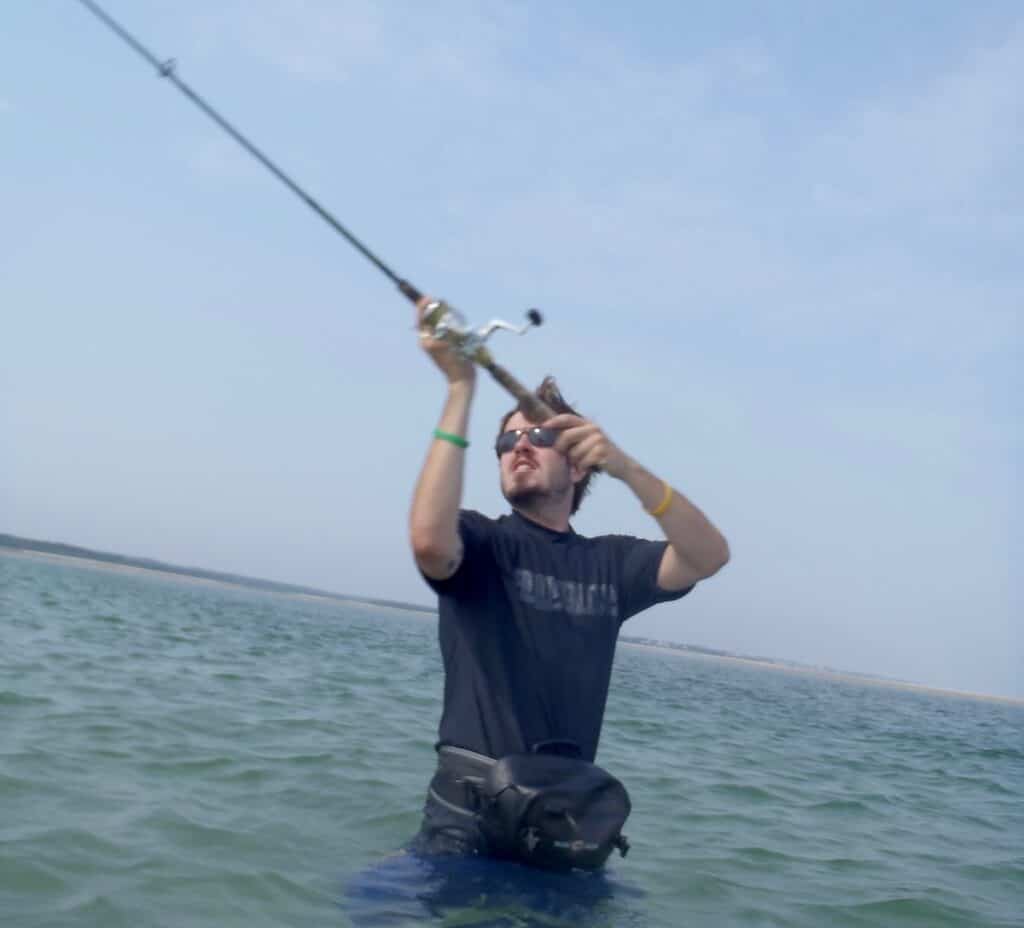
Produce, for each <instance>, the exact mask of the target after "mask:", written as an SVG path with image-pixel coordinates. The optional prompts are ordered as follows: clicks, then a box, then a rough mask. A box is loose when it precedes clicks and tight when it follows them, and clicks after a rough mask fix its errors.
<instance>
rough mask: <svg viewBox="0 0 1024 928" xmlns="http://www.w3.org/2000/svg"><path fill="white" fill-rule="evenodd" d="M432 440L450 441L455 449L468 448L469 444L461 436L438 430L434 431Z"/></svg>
mask: <svg viewBox="0 0 1024 928" xmlns="http://www.w3.org/2000/svg"><path fill="white" fill-rule="evenodd" d="M434 438H440V439H441V441H450V442H451V443H452V444H453V445H455V447H456V448H468V447H469V442H468V441H466V439H465V438H463V437H462V436H461V435H453V434H452V433H451V432H442V431H441V430H440V429H434Z"/></svg>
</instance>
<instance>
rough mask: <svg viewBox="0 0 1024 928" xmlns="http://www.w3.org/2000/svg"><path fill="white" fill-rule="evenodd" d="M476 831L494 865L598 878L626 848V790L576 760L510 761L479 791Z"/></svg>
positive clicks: (523, 757)
mask: <svg viewBox="0 0 1024 928" xmlns="http://www.w3.org/2000/svg"><path fill="white" fill-rule="evenodd" d="M477 788H478V790H479V796H480V806H479V810H478V813H477V816H478V820H479V822H480V828H481V831H483V833H484V835H485V836H486V838H487V841H488V844H489V846H490V849H491V852H492V853H493V854H494V855H495V856H497V857H506V858H514V859H516V860H519V861H522V862H523V863H526V864H529V865H531V866H534V867H541V868H543V869H545V870H571V869H573V868H580V869H583V870H596V869H598V868H599V867H601V866H603V865H604V862H605V861H606V860H607V859H608V856H609V855H610V854H611V852H612V851H613V850H614V849H615V848H618V849H619V853H620V854H622V856H623V857H625V856H626V852H627V851H628V850H629V841H628V840H627V839H626V837H625V836H624V835H623V834H622V826H623V825H624V824H625V822H626V819H627V818H628V817H629V813H630V810H631V809H632V805H631V803H630V801H629V793H627V792H626V787H625V786H623V785H622V783H621V782H620V781H619V780H617V779H615V777H613V776H612V775H611V774H610V773H608V772H607V771H606V770H602V769H601V768H600V767H598V766H597V765H596V764H591V763H589V762H588V761H585V760H581V759H579V758H577V757H563V756H558V755H554V754H510V755H508V756H507V757H503V758H501V759H500V760H498V761H497V762H495V764H494V766H493V767H491V768H490V769H489V770H488V771H487V774H486V776H485V777H484V778H483V781H482V782H481V783H480V784H479V786H478V787H477Z"/></svg>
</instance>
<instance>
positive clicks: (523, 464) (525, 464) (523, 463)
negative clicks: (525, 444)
mask: <svg viewBox="0 0 1024 928" xmlns="http://www.w3.org/2000/svg"><path fill="white" fill-rule="evenodd" d="M524 469H525V470H536V465H535V464H533V463H532V462H531V461H529V460H528V459H527V458H520V459H519V460H518V461H516V462H515V464H513V465H512V472H513V473H515V472H516V471H520V470H524Z"/></svg>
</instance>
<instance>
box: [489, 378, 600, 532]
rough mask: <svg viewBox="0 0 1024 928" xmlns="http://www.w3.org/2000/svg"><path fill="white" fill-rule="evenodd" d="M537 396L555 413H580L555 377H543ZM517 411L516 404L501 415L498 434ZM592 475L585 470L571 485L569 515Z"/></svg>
mask: <svg viewBox="0 0 1024 928" xmlns="http://www.w3.org/2000/svg"><path fill="white" fill-rule="evenodd" d="M537 396H538V397H539V398H540V399H542V400H543V401H544V403H545V404H546V405H547V406H548V407H550V408H551V409H552V410H553V411H554V412H555V413H563V412H567V413H571V414H572V415H574V416H578V415H580V413H578V412H577V411H576V410H575V409H573V408H572V406H570V405H569V404H568V403H567V402H566V401H565V397H564V396H562V391H561V390H559V389H558V384H557V383H555V378H554V377H552V376H550V375H549V376H547V377H545V378H544V380H543V381H541V385H540V386H539V387H537ZM519 411H520V409H519V407H518V406H516V407H514V408H513V409H510V410H509V411H508V412H507V413H505V415H504V416H502V417H501V424H500V425H499V426H498V434H499V435H500V434H501V433H502V432H504V431H505V426H506V425H508V420H509V419H511V418H512V417H513V416H514V415H515V414H516V413H517V412H519ZM593 477H594V471H592V470H591V471H587V473H586V475H585V476H584V477H583V479H582V480H580V481H579V483H576V484H574V485H573V488H572V508H571V509H570V510H569V515H575V514H576V510H577V509H579V508H580V503H582V502H583V497H584V496H586V495H587V494H588V493H589V492H590V481H591V480H592V479H593Z"/></svg>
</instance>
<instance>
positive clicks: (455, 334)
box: [78, 0, 554, 422]
mask: <svg viewBox="0 0 1024 928" xmlns="http://www.w3.org/2000/svg"><path fill="white" fill-rule="evenodd" d="M78 2H79V3H80V4H81V5H82V6H84V7H85V8H86V9H87V10H88V11H89V12H90V13H92V14H93V15H94V16H95V17H96V18H97V19H99V20H100V21H101V22H102V23H103V24H104V25H105V26H107V27H108V28H109V29H110V30H111V31H112V32H113V33H114V34H115V35H117V36H118V38H120V39H121V40H122V41H123V42H125V43H126V44H127V45H129V46H130V47H131V48H132V49H133V50H134V51H135V52H136V53H137V54H138V55H140V56H141V57H142V58H144V59H145V60H146V61H147V62H148V63H149V64H150V65H152V66H153V68H155V69H156V72H157V74H159V75H160V77H162V78H166V79H167V80H169V81H170V82H171V83H172V84H173V85H174V86H175V87H176V88H177V89H178V90H180V91H181V92H182V93H183V94H184V95H185V96H186V97H188V99H189V100H191V101H192V103H194V104H195V105H196V106H197V107H199V109H201V110H202V111H203V112H204V113H205V114H206V115H207V116H209V117H210V119H212V120H213V121H214V122H215V123H217V125H218V126H220V127H221V129H223V130H224V131H225V132H227V134H228V135H230V136H231V137H232V138H233V139H234V140H235V141H236V142H238V144H239V145H241V146H242V147H243V148H244V149H245V150H246V151H247V152H249V154H250V155H252V156H253V157H254V158H255V159H256V160H257V161H259V162H260V164H262V165H263V166H264V167H265V168H266V169H267V170H268V171H270V173H271V174H273V175H274V177H276V178H277V179H278V180H279V181H281V183H282V184H284V185H285V186H286V187H287V188H288V189H289V190H291V192H292V193H294V194H295V195H296V196H297V197H298V198H299V199H300V200H302V201H303V202H304V203H305V204H306V205H307V206H308V207H309V208H310V209H311V210H313V212H314V213H316V214H317V215H318V216H319V217H320V218H321V219H323V220H324V222H326V223H327V224H328V225H329V226H330V227H331V228H332V229H334V231H335V232H337V233H338V234H339V235H340V236H341V237H342V238H344V239H345V241H347V242H348V243H349V244H350V245H351V246H352V247H353V248H355V249H356V250H357V251H358V252H359V253H360V254H362V255H363V257H365V258H366V259H367V260H368V261H370V262H371V263H372V264H373V265H374V266H375V267H376V268H377V269H378V270H379V271H380V272H381V273H382V274H384V276H385V277H387V278H388V279H389V280H390V281H391V282H392V283H393V284H395V286H396V287H398V289H399V290H400V291H401V292H402V293H403V294H404V295H405V296H406V297H408V298H409V299H410V300H411V301H412V302H413V303H417V302H419V300H421V299H422V297H423V294H422V293H420V291H419V290H418V289H417V288H416V287H414V286H413V285H412V284H411V283H409V281H407V280H405V279H404V278H402V277H400V276H399V275H398V274H396V273H395V272H394V271H393V270H392V269H391V268H390V267H388V266H387V265H386V264H385V263H384V262H383V261H382V260H381V259H380V258H379V257H377V255H375V254H374V253H373V252H372V251H370V249H369V248H367V247H366V245H364V244H363V243H362V242H361V241H360V240H359V239H358V238H356V237H355V235H353V234H352V232H350V231H349V230H348V229H347V228H346V227H345V226H344V225H343V224H342V223H341V222H340V221H339V220H338V219H337V218H336V217H335V216H334V215H333V214H332V213H331V212H330V211H329V210H327V209H325V208H324V207H323V206H321V205H320V204H319V203H318V202H317V201H316V200H315V199H313V197H312V196H311V195H310V194H309V193H307V192H306V190H304V189H303V188H302V187H301V186H299V184H298V183H296V181H294V180H292V178H291V177H289V176H288V175H287V174H286V173H285V172H284V171H283V170H281V168H279V167H278V166H277V165H276V164H275V163H274V162H273V161H271V160H270V158H268V157H267V156H266V155H265V154H264V153H263V152H262V151H260V149H259V148H257V147H256V146H255V145H254V144H253V143H252V142H250V141H249V139H247V138H246V137H245V136H244V135H243V134H242V133H241V132H239V131H238V130H237V129H236V128H235V127H234V126H233V125H231V123H229V122H228V121H227V120H226V119H225V118H224V117H223V116H221V114H220V113H218V112H217V110H215V109H214V108H213V107H212V106H210V104H209V103H207V102H206V101H205V100H204V99H203V98H202V97H201V96H199V94H197V93H196V92H195V91H194V90H193V89H192V88H191V87H189V86H188V84H186V83H185V82H184V81H183V80H181V78H179V77H178V74H177V63H176V62H175V60H174V59H173V58H168V59H166V60H163V61H161V60H160V59H159V58H157V56H156V55H154V54H153V53H152V52H151V51H150V50H149V49H148V48H147V47H146V46H145V45H143V44H142V43H141V42H140V41H139V40H138V39H136V38H135V36H133V35H132V34H131V33H130V32H128V30H127V29H125V28H124V26H122V25H121V24H120V23H119V22H117V21H116V20H115V19H114V18H113V17H112V16H111V15H110V14H109V13H107V12H106V11H105V10H104V9H103V8H102V7H100V6H99V4H97V3H95V2H94V0H78ZM526 318H527V322H526V325H524V326H520V327H518V328H517V327H516V326H513V325H510V324H509V323H507V322H503V321H502V320H500V319H492V320H491V321H490V322H488V323H487V324H486V325H484V326H481V327H480V328H478V329H472V328H470V327H469V325H468V324H467V322H466V319H465V317H464V316H463V315H462V314H461V313H460V312H458V310H456V309H454V308H453V307H452V306H450V305H448V304H447V303H445V302H444V301H440V300H435V301H432V302H431V303H428V304H427V305H426V307H425V308H424V311H423V316H422V320H421V324H422V325H423V326H424V328H425V329H427V330H428V331H430V332H431V334H433V336H434V337H435V338H440V339H444V340H446V341H447V342H449V344H451V345H452V346H453V347H454V348H455V349H456V350H457V351H458V352H459V353H460V354H462V355H463V357H465V358H467V359H468V360H471V361H473V362H474V363H476V364H478V365H480V366H481V367H483V368H484V369H485V370H486V371H487V372H488V373H489V374H490V375H491V376H492V377H493V378H494V379H495V380H496V381H497V382H498V383H499V384H500V385H501V386H502V387H503V388H504V389H505V390H507V391H508V392H509V393H511V394H512V395H513V396H514V397H515V398H516V399H517V400H518V401H519V407H520V409H522V411H523V413H524V414H525V415H526V416H527V417H528V418H529V419H531V420H532V421H534V422H542V421H544V420H545V419H549V418H551V417H552V416H553V415H554V413H553V411H552V410H551V409H550V407H548V406H547V405H546V404H545V403H544V402H542V401H541V400H540V399H539V398H538V397H537V396H536V394H534V393H532V392H531V391H530V390H527V389H526V388H525V387H524V386H523V385H522V384H521V383H519V381H518V380H516V379H515V377H513V376H512V375H511V374H510V373H509V372H508V371H507V370H506V369H505V368H503V367H501V366H500V365H499V364H498V363H497V362H496V361H495V360H494V358H493V357H492V356H491V353H490V352H489V351H488V350H487V348H486V346H485V344H484V343H485V342H486V340H487V338H488V337H489V336H490V335H491V334H493V333H494V332H495V331H498V330H502V329H503V330H506V331H510V332H514V333H516V334H517V335H522V334H524V333H525V332H526V331H527V330H528V329H529V328H530V327H531V326H538V325H540V324H541V321H542V319H541V314H540V312H539V311H538V310H536V309H531V310H528V311H527V313H526Z"/></svg>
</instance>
